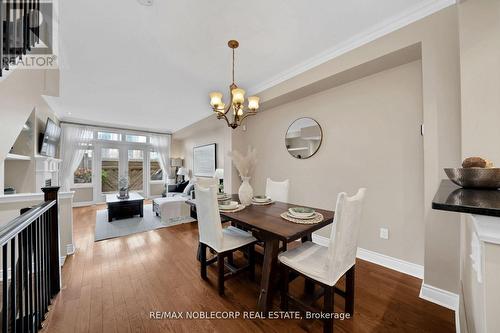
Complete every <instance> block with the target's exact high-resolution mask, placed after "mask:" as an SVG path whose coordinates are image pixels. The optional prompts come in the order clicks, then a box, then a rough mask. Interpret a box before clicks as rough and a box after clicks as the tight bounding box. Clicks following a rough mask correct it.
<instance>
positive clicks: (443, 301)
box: [419, 282, 459, 321]
mask: <svg viewBox="0 0 500 333" xmlns="http://www.w3.org/2000/svg"><path fill="white" fill-rule="evenodd" d="M419 297H420V298H422V299H425V300H427V301H429V302H432V303H436V304H438V305H441V306H444V307H445V308H448V309H450V310H453V311H455V321H457V314H458V304H459V296H458V295H457V294H455V293H452V292H449V291H446V290H443V289H439V288H436V287H433V286H430V285H428V284H425V283H423V282H422V288H420V295H419Z"/></svg>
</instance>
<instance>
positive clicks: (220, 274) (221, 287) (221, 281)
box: [217, 253, 224, 296]
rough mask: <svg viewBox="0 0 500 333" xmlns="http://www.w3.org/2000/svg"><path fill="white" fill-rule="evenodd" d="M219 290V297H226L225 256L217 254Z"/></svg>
mask: <svg viewBox="0 0 500 333" xmlns="http://www.w3.org/2000/svg"><path fill="white" fill-rule="evenodd" d="M217 288H218V289H219V295H221V296H224V255H223V254H221V253H218V254H217Z"/></svg>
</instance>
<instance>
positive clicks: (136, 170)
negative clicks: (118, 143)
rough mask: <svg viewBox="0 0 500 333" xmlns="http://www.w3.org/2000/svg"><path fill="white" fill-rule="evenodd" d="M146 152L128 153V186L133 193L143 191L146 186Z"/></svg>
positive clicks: (133, 151)
mask: <svg viewBox="0 0 500 333" xmlns="http://www.w3.org/2000/svg"><path fill="white" fill-rule="evenodd" d="M143 183H144V151H142V150H137V149H130V150H129V151H128V186H129V189H130V190H131V191H142V190H143V188H144V186H143Z"/></svg>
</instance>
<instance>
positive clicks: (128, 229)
mask: <svg viewBox="0 0 500 333" xmlns="http://www.w3.org/2000/svg"><path fill="white" fill-rule="evenodd" d="M193 221H196V220H195V219H193V218H191V217H189V216H184V217H177V218H172V219H169V220H168V221H162V220H161V219H160V218H159V217H158V216H156V214H155V213H154V212H153V208H152V206H151V205H144V217H140V216H134V217H131V218H128V219H122V220H116V219H115V220H113V222H108V210H107V209H104V210H98V211H97V213H96V221H95V241H96V242H98V241H101V240H104V239H110V238H116V237H122V236H127V235H132V234H137V233H140V232H145V231H150V230H155V229H159V228H167V227H171V226H174V225H178V224H182V223H189V222H193Z"/></svg>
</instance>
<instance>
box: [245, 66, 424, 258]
mask: <svg viewBox="0 0 500 333" xmlns="http://www.w3.org/2000/svg"><path fill="white" fill-rule="evenodd" d="M421 75H422V71H421V62H420V61H416V62H412V63H409V64H406V65H403V66H399V67H396V68H393V69H390V70H387V71H384V72H381V73H378V74H375V75H372V76H369V77H367V78H364V79H361V80H357V81H354V82H351V83H348V84H345V85H342V86H340V87H337V88H333V89H330V90H327V91H324V92H322V93H319V94H315V95H312V96H309V97H306V98H303V99H300V100H298V101H295V102H292V103H288V104H285V105H282V106H279V107H276V108H274V109H272V110H266V111H265V112H262V113H261V114H259V115H258V116H256V117H252V118H251V119H249V120H248V123H247V131H245V132H243V131H240V132H239V133H240V134H241V137H240V138H239V139H240V140H242V141H244V142H246V143H248V144H251V145H252V146H253V147H255V148H256V150H257V154H258V159H259V164H258V167H257V170H256V172H255V174H254V177H253V179H252V185H253V187H254V192H255V193H256V194H262V193H264V192H265V181H266V177H270V178H272V179H275V180H282V179H290V202H292V203H298V204H304V205H310V206H314V207H318V208H324V209H335V202H336V197H337V194H338V193H340V192H343V191H346V192H348V193H349V194H351V195H352V194H354V193H355V192H356V191H357V189H358V188H360V187H367V188H368V195H367V199H366V203H365V214H364V217H363V228H362V229H361V234H360V243H359V246H360V247H362V248H365V249H368V250H371V251H376V252H378V253H382V254H386V255H389V256H392V257H395V258H399V259H403V260H406V261H410V262H413V263H417V264H421V265H423V263H424V218H423V198H424V195H423V139H422V136H421V134H420V125H421V124H422V79H421ZM304 116H307V117H312V118H313V119H315V120H316V121H318V123H319V124H320V125H321V127H322V129H323V142H322V144H321V147H320V149H319V151H318V152H317V153H316V154H315V155H314V156H313V157H311V158H309V159H305V160H299V159H295V158H293V157H292V156H291V155H290V154H289V153H288V151H287V150H286V148H285V139H284V137H285V133H286V130H287V128H288V126H289V125H290V124H291V123H292V122H293V121H294V120H295V119H297V118H300V117H304ZM380 227H386V228H389V231H390V239H389V240H383V239H380V238H379V228H380ZM318 234H320V235H321V236H325V237H329V236H330V227H327V228H325V229H323V230H322V231H320V232H319V233H318Z"/></svg>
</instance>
